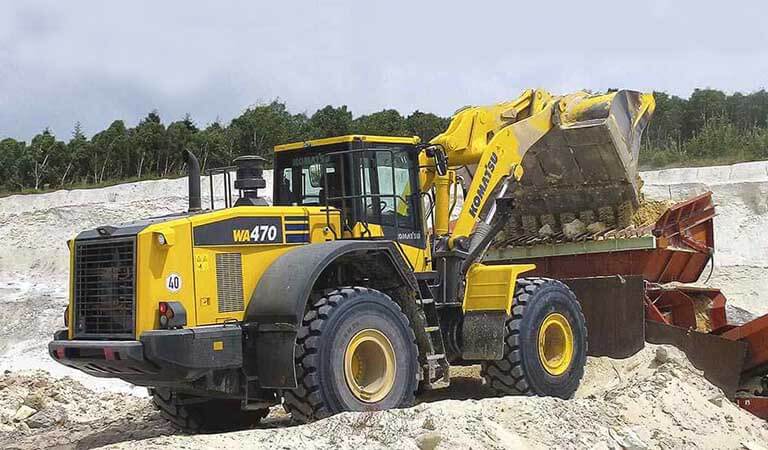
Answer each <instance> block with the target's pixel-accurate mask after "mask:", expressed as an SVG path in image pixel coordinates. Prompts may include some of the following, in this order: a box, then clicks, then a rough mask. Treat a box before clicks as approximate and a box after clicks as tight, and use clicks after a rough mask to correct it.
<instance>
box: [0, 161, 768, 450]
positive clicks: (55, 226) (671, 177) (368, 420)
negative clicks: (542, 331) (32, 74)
mask: <svg viewBox="0 0 768 450" xmlns="http://www.w3.org/2000/svg"><path fill="white" fill-rule="evenodd" d="M270 175H271V174H267V176H268V177H269V178H271V176H270ZM642 176H643V178H644V180H645V188H644V191H645V192H646V194H647V195H648V196H650V197H652V198H657V199H663V198H672V199H674V200H680V199H684V198H686V197H688V196H690V195H693V194H697V193H700V192H704V191H706V190H711V191H713V192H714V199H715V202H716V203H717V205H718V207H717V210H718V217H716V218H715V227H716V249H717V253H716V257H715V268H714V274H713V277H712V279H711V280H710V282H709V284H710V285H712V286H716V287H720V288H722V289H723V290H724V292H725V293H726V295H727V297H728V299H729V302H730V303H731V304H733V305H735V306H738V307H741V308H743V309H746V310H747V311H749V312H751V313H753V314H763V313H766V312H768V289H766V288H768V238H766V237H765V235H764V234H763V233H764V232H765V230H766V229H768V163H766V162H763V163H749V164H739V165H735V166H724V167H713V168H701V169H674V170H667V171H655V172H646V173H644V174H642ZM268 181H271V179H269V180H268ZM270 184H271V183H270ZM217 194H219V195H220V193H219V192H218V191H217ZM203 195H204V199H203V204H204V205H205V204H207V202H208V198H209V197H208V189H207V185H205V186H204V188H203ZM185 204H186V180H185V179H178V180H160V181H147V182H140V183H132V184H126V185H119V186H114V187H110V188H103V189H93V190H77V191H58V192H54V193H50V194H40V195H25V196H11V197H7V198H2V199H0V324H2V326H1V327H0V371H7V372H9V373H7V374H6V375H4V376H0V408H2V411H1V412H0V423H1V424H0V447H9V446H14V445H16V446H19V447H23V448H32V447H45V446H54V445H63V446H65V447H66V446H73V445H74V443H75V442H76V441H82V443H81V447H93V446H97V445H102V444H108V443H117V442H122V443H121V444H119V445H120V446H127V447H131V448H153V447H160V446H163V447H167V446H169V445H170V446H171V447H200V446H203V447H219V448H221V447H236V448H238V447H249V448H252V447H296V446H300V447H305V446H306V447H339V448H352V447H361V446H362V447H389V446H392V447H401V448H411V447H414V446H417V445H421V446H422V447H423V448H426V447H428V445H427V444H429V442H430V439H436V440H438V441H439V446H440V448H443V447H446V448H448V447H473V448H509V447H525V446H529V447H548V446H556V447H585V446H586V447H592V446H595V447H598V448H612V447H616V446H617V445H621V443H623V444H624V446H625V447H631V445H630V444H633V443H635V441H636V440H637V441H638V442H642V443H643V445H640V444H638V446H639V447H643V446H651V447H662V448H679V447H688V448H692V447H702V448H736V447H739V446H741V445H743V444H746V445H754V444H753V443H754V442H763V444H762V445H764V446H766V447H768V445H767V444H765V442H766V437H767V436H766V434H765V433H766V427H765V424H764V423H763V422H760V421H755V420H754V419H753V418H752V417H751V416H749V415H748V414H746V413H744V412H743V411H741V410H738V409H737V408H735V407H734V406H733V405H732V404H730V403H729V402H727V401H722V402H721V401H720V400H719V399H718V392H717V390H716V389H715V388H714V387H712V386H711V385H709V384H708V383H707V382H706V381H704V380H703V378H701V377H700V376H699V375H698V374H697V373H696V371H695V370H694V369H692V368H691V367H690V366H689V365H688V363H687V361H685V360H684V359H683V358H678V357H676V358H673V361H672V362H670V363H666V364H662V365H660V366H659V365H658V364H656V363H653V362H652V359H653V351H652V349H651V350H648V351H645V352H643V353H641V354H639V355H637V356H636V357H634V358H631V359H629V360H625V361H608V360H595V359H590V363H589V367H590V369H589V371H588V374H587V377H586V378H585V382H584V385H583V386H582V388H581V390H580V393H579V397H580V398H579V399H577V400H575V401H569V402H562V401H559V400H555V399H540V398H505V399H485V400H466V401H458V400H442V401H435V402H432V403H429V404H422V405H419V406H417V407H415V408H411V409H408V410H401V411H391V412H382V413H374V414H362V415H361V414H343V415H340V416H337V417H335V418H331V419H328V420H325V421H321V422H319V423H316V424H312V425H308V426H303V427H291V428H281V429H277V430H271V429H270V430H266V429H262V430H254V431H245V432H240V433H234V434H228V435H226V436H221V435H211V436H205V437H194V438H189V437H182V436H172V437H162V436H165V435H166V434H168V433H170V430H169V429H168V428H167V427H166V426H165V425H164V423H163V422H161V421H158V419H157V417H156V414H155V413H154V411H153V410H152V409H151V408H150V407H149V406H148V400H147V399H146V398H141V396H142V395H146V394H145V391H144V390H143V389H135V388H132V387H131V386H129V385H127V384H125V383H122V382H118V381H112V380H106V381H105V380H97V379H94V378H92V377H88V376H86V375H84V374H81V373H80V372H77V371H73V370H69V369H67V368H64V367H61V366H59V365H56V364H55V363H53V362H52V361H51V360H50V359H49V358H48V356H47V354H46V343H47V341H48V340H49V338H50V335H51V333H52V332H53V331H54V330H55V329H56V328H59V327H60V326H61V325H62V318H61V317H62V313H63V310H64V305H65V304H66V296H67V271H68V260H67V249H66V244H65V242H66V240H67V239H69V238H71V237H73V236H74V235H75V234H76V233H77V232H78V231H80V230H83V229H87V228H93V227H95V226H98V225H104V224H110V223H119V222H124V221H129V220H132V219H136V218H142V217H148V216H153V215H160V214H166V213H169V212H176V211H180V210H182V209H183V208H184V206H185ZM671 352H672V351H671ZM672 353H674V352H672ZM678 356H679V355H678ZM33 369H42V370H45V371H49V372H50V373H51V374H52V376H53V378H50V377H49V376H48V375H47V374H44V373H34V374H30V372H28V371H29V370H33ZM23 374H27V375H23ZM63 376H70V377H72V378H73V379H75V380H78V381H80V382H82V383H83V385H84V386H81V385H79V384H77V383H73V382H71V381H70V380H69V379H68V378H64V379H61V378H60V377H63ZM473 383H474V384H473ZM9 385H11V387H8V386H9ZM457 385H458V387H457V388H454V390H453V391H451V392H450V393H449V394H450V395H451V396H453V397H452V398H455V396H459V397H462V398H466V397H467V396H471V395H468V394H467V391H462V389H465V388H468V389H469V392H470V394H472V393H476V392H477V393H481V392H482V387H481V386H480V385H479V384H478V382H477V381H476V380H475V381H474V382H472V381H471V380H470V381H466V380H463V381H462V380H460V382H459V383H457ZM30 386H31V387H30ZM50 386H54V387H53V388H51V387H50ZM36 389H37V390H39V389H43V390H45V389H49V391H50V390H51V389H52V390H53V391H57V390H58V391H61V392H63V393H61V394H57V395H62V396H64V397H66V398H68V399H69V400H67V402H65V403H66V405H65V406H62V408H64V410H66V412H67V414H65V416H66V417H67V418H66V419H60V420H58V422H57V421H54V424H53V425H51V426H49V427H42V428H33V429H30V428H29V427H28V425H27V424H26V423H27V422H26V421H24V420H20V421H14V420H13V419H12V416H13V414H15V413H16V411H17V410H18V408H19V406H20V405H21V403H22V402H24V401H25V399H26V397H27V396H28V395H29V392H27V391H30V390H31V391H35V390H36ZM53 391H51V392H53ZM94 391H95V392H94ZM114 391H117V392H121V393H112V392H114ZM46 392H48V391H46ZM125 393H130V394H134V396H126V395H125ZM46 396H50V397H51V398H54V397H55V396H54V395H53V394H50V395H49V394H44V395H43V397H45V398H48V397H46ZM67 396H68V397H67ZM136 396H139V397H136ZM436 398H442V397H440V396H437V397H436ZM710 400H711V401H710ZM57 402H58V403H57ZM59 403H60V402H59V400H56V399H55V398H54V400H53V401H52V402H51V404H52V405H54V406H56V405H58V406H61V405H59ZM94 405H95V406H94ZM107 405H114V406H115V407H114V408H112V409H110V408H109V407H108V406H107ZM42 409H45V407H44V408H42ZM99 411H102V412H99ZM54 416H56V417H59V416H61V415H60V414H59V415H56V414H54ZM283 419H284V418H283ZM283 419H281V418H280V416H279V415H278V418H277V419H275V420H276V422H274V423H277V424H280V423H281V422H280V420H283ZM430 421H431V425H430ZM37 422H40V421H37ZM56 423H58V424H56ZM25 427H26V428H25ZM432 428H434V430H432ZM143 438H152V439H150V440H149V441H139V442H133V440H136V439H143ZM125 441H127V442H125ZM425 442H426V443H425ZM425 446H426V447H425Z"/></svg>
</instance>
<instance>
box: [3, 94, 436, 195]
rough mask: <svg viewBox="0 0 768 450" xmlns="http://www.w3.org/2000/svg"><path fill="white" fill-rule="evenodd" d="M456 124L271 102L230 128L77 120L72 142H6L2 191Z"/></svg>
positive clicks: (42, 137)
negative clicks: (187, 155)
mask: <svg viewBox="0 0 768 450" xmlns="http://www.w3.org/2000/svg"><path fill="white" fill-rule="evenodd" d="M449 122H450V119H448V118H444V117H439V116H437V115H435V114H432V113H424V112H420V111H416V112H414V113H412V114H410V115H408V116H405V117H404V116H402V115H401V114H400V113H399V112H397V111H395V110H393V109H385V110H383V111H379V112H376V113H373V114H367V115H363V116H360V117H357V118H353V116H352V112H351V111H350V110H349V109H348V108H347V106H339V107H334V106H330V105H329V106H326V107H324V108H322V109H319V110H317V111H316V112H315V113H314V114H312V115H311V116H308V115H307V114H304V113H300V114H292V113H291V112H289V111H288V109H287V108H286V105H285V103H283V102H280V101H273V102H271V103H268V104H263V105H256V106H252V107H250V108H248V109H246V110H245V111H244V112H243V113H242V114H241V115H240V116H238V117H236V118H234V119H232V121H231V122H230V123H229V125H224V124H222V123H221V122H220V121H218V120H217V121H214V122H213V123H211V124H209V125H207V126H205V127H200V126H198V125H197V124H196V123H195V122H194V121H193V120H192V118H191V117H190V116H189V115H186V116H185V117H184V118H183V119H181V120H178V121H174V122H171V123H169V124H167V125H165V124H164V123H163V121H162V120H161V118H160V114H159V113H158V112H157V111H152V112H150V113H149V114H147V116H146V117H144V118H143V119H141V121H139V123H138V124H137V125H136V126H135V127H128V126H126V124H125V122H124V121H122V120H115V121H114V122H112V123H111V124H110V125H109V126H108V127H107V128H106V129H105V130H103V131H100V132H98V133H96V134H94V135H93V137H91V138H90V139H89V138H88V137H87V136H86V135H85V134H84V133H83V131H82V129H81V127H80V125H79V123H78V124H75V126H74V130H73V132H72V135H71V137H70V138H69V140H68V141H64V140H61V139H59V138H57V137H56V136H54V134H53V133H52V132H51V131H50V130H48V129H44V130H43V131H42V132H41V133H39V134H37V135H36V136H35V137H33V138H32V140H31V141H29V142H24V141H19V140H16V139H12V138H6V139H3V140H1V141H0V191H5V192H19V191H30V190H31V191H36V190H41V189H51V188H66V187H73V186H84V185H92V184H104V183H107V182H115V181H122V180H135V179H145V178H157V177H169V176H176V175H179V174H181V173H183V171H184V169H185V168H184V167H183V166H184V161H183V157H182V150H184V149H188V150H190V151H192V152H193V153H194V154H195V155H197V157H198V159H199V160H200V164H201V168H202V169H203V170H205V169H206V168H213V167H221V166H228V165H231V164H232V160H233V159H234V158H236V157H237V156H240V155H246V154H248V155H261V156H264V157H265V158H267V159H268V160H270V161H271V159H272V149H273V147H274V146H275V145H277V144H284V143H288V142H295V141H301V140H307V139H315V138H323V137H330V136H338V135H344V134H351V133H359V134H378V135H390V136H395V135H396V136H420V137H421V138H422V139H423V140H429V139H431V138H432V137H434V136H435V135H437V134H438V133H440V132H441V131H443V130H444V129H445V128H446V127H447V126H448V123H449Z"/></svg>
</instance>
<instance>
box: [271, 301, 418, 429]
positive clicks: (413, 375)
mask: <svg viewBox="0 0 768 450" xmlns="http://www.w3.org/2000/svg"><path fill="white" fill-rule="evenodd" d="M418 371H419V363H418V348H417V346H416V338H415V335H414V333H413V330H412V329H411V327H410V325H409V321H408V318H407V317H406V316H405V314H403V313H402V311H401V310H400V307H399V306H398V305H397V304H396V303H395V302H394V301H392V299H391V298H389V297H388V296H387V295H385V294H383V293H381V292H379V291H376V290H373V289H367V288H362V287H350V288H340V289H337V290H334V291H332V292H330V293H329V294H328V295H326V296H324V297H322V298H321V299H319V300H317V301H316V302H314V304H312V305H311V307H310V308H309V310H308V311H307V313H306V314H305V315H304V320H303V321H302V327H301V329H300V330H299V334H298V338H297V342H296V376H297V378H298V387H297V388H296V389H292V390H288V391H285V392H284V394H283V397H284V406H285V408H286V410H287V411H288V412H289V413H290V414H291V417H292V418H293V419H294V420H296V421H297V422H303V423H305V422H310V421H313V420H317V419H322V418H324V417H328V416H330V415H333V414H336V413H339V412H342V411H370V410H381V409H390V408H399V407H406V406H410V405H411V404H413V402H414V398H415V391H416V387H417V381H418V380H417V374H418Z"/></svg>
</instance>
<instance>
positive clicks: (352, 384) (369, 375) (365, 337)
mask: <svg viewBox="0 0 768 450" xmlns="http://www.w3.org/2000/svg"><path fill="white" fill-rule="evenodd" d="M396 368H397V367H396V361H395V350H394V349H393V348H392V343H391V342H389V339H387V337H386V336H385V335H384V334H383V333H382V332H380V331H379V330H374V329H372V328H369V329H365V330H362V331H359V332H358V333H357V334H355V335H354V336H353V337H352V339H350V341H349V344H347V349H346V351H345V352H344V377H345V379H346V381H347V386H348V387H349V390H350V391H351V392H352V395H354V396H355V397H356V398H357V399H358V400H360V401H362V402H365V403H375V402H378V401H380V400H382V399H383V398H384V397H386V396H387V395H388V394H389V393H390V392H391V391H392V387H393V386H394V384H395V371H396Z"/></svg>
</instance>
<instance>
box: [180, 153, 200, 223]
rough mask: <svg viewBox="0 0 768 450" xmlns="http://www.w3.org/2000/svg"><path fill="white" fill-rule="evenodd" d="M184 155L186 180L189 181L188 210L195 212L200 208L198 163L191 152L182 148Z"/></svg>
mask: <svg viewBox="0 0 768 450" xmlns="http://www.w3.org/2000/svg"><path fill="white" fill-rule="evenodd" d="M184 156H185V158H186V160H187V168H188V171H189V172H188V174H187V180H188V181H189V187H188V188H187V189H188V192H189V212H197V211H200V210H201V209H202V208H201V206H200V203H201V200H200V163H199V162H198V161H197V158H196V157H195V155H194V154H192V152H190V151H189V150H184Z"/></svg>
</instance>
